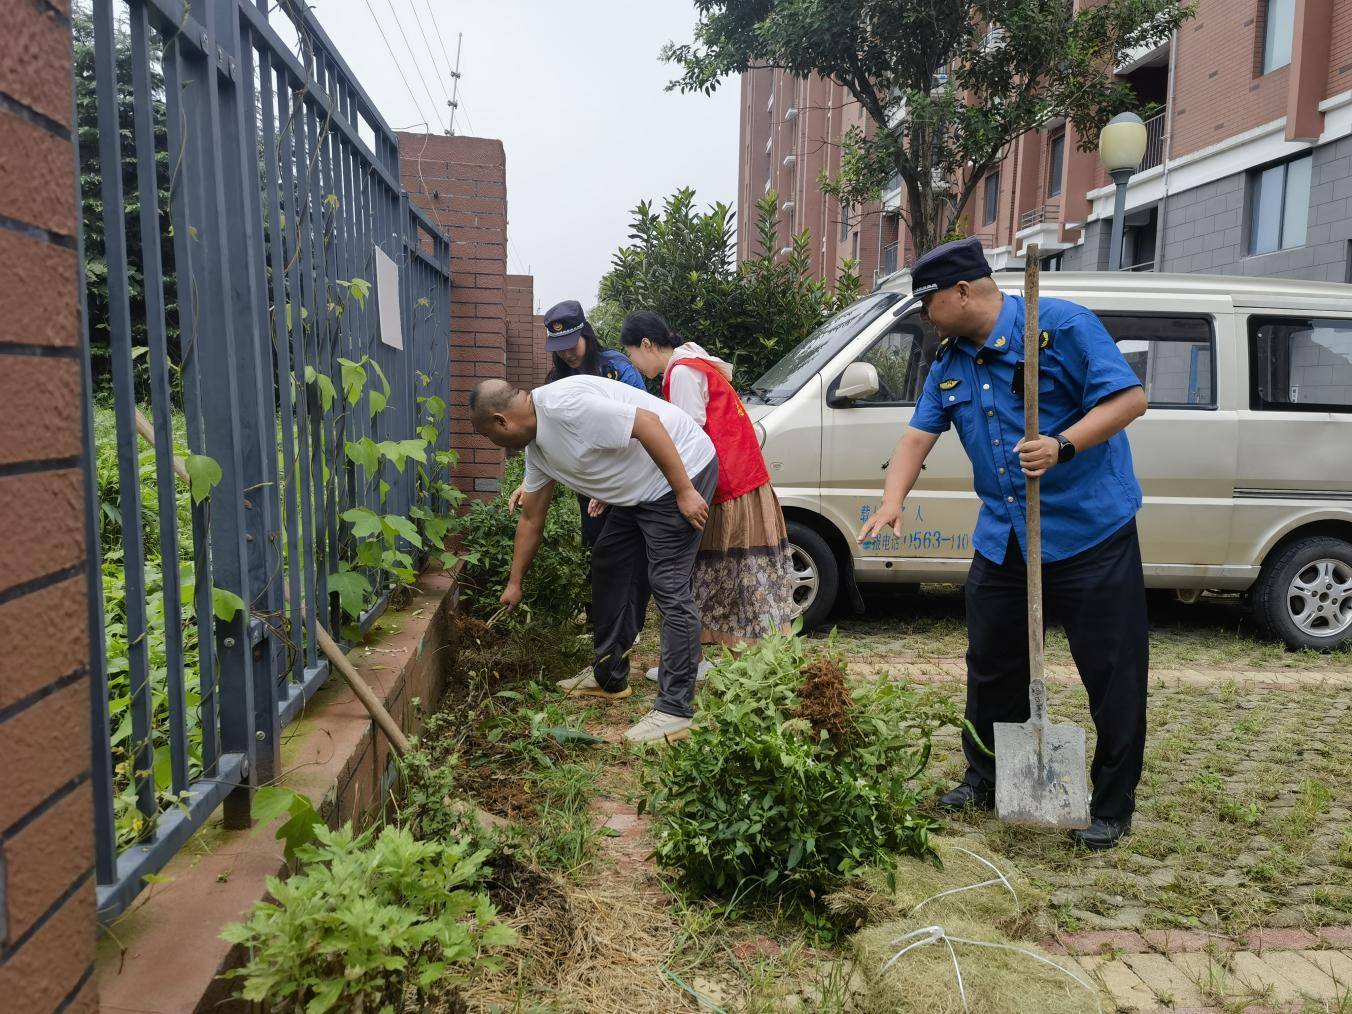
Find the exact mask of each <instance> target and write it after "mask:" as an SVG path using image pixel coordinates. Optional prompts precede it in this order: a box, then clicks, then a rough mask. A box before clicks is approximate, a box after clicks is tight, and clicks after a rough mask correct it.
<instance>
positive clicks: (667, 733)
mask: <svg viewBox="0 0 1352 1014" xmlns="http://www.w3.org/2000/svg"><path fill="white" fill-rule="evenodd" d="M690 726H691V722H690V719H688V718H680V717H678V716H676V715H668V714H667V713H666V712H664V711H650V712H648V713H647V714H646V715H644V716H643V717H642V718H640V719H639V720H638V724H636V725H633V726H631V727H630V728H628V729H626V730H625V733H624V738H625V739H627V740H628V741H629V742H630V743H658V742H662V741H665V742H667V743H675V742H676V741H677V740H682V739H685V738H687V737H688V736H689V735H690Z"/></svg>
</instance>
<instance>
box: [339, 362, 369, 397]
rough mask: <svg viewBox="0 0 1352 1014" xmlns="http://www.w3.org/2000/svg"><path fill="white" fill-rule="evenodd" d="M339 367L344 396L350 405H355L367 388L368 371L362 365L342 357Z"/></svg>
mask: <svg viewBox="0 0 1352 1014" xmlns="http://www.w3.org/2000/svg"><path fill="white" fill-rule="evenodd" d="M338 367H339V370H340V371H341V373H342V380H343V396H344V397H346V398H347V401H348V404H349V405H355V404H357V400H358V399H359V398H360V397H361V392H362V390H363V389H365V387H366V369H365V367H363V366H362V364H361V363H354V362H353V361H352V360H351V359H343V358H342V357H339V359H338Z"/></svg>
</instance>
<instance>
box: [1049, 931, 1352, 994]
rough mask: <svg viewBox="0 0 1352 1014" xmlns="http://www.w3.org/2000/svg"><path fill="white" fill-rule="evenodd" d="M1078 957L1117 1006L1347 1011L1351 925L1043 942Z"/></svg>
mask: <svg viewBox="0 0 1352 1014" xmlns="http://www.w3.org/2000/svg"><path fill="white" fill-rule="evenodd" d="M1044 947H1045V948H1046V949H1047V950H1048V951H1049V952H1051V953H1053V954H1057V955H1065V956H1067V957H1069V958H1071V959H1073V960H1074V961H1076V962H1078V963H1079V965H1080V967H1081V968H1083V969H1084V970H1085V972H1087V973H1088V974H1089V975H1090V976H1091V977H1092V978H1093V979H1094V980H1096V981H1097V982H1098V983H1099V985H1100V986H1102V987H1103V990H1104V993H1105V994H1106V1002H1105V1007H1109V1005H1110V1004H1111V1007H1110V1008H1109V1009H1116V1010H1118V1011H1174V1012H1180V1011H1190V1012H1193V1014H1202V1012H1206V1014H1211V1012H1215V1014H1221V1012H1224V1011H1233V1010H1246V1011H1253V1012H1258V1011H1292V1010H1295V1011H1338V1012H1343V1011H1347V1010H1349V1009H1352V926H1334V927H1327V928H1324V929H1321V930H1319V931H1317V932H1308V931H1306V930H1300V929H1276V930H1273V929H1270V930H1254V931H1252V932H1250V933H1248V934H1246V935H1245V936H1244V937H1242V938H1239V939H1234V938H1230V937H1225V936H1218V935H1215V934H1210V933H1195V932H1188V931H1180V930H1147V931H1145V932H1142V933H1133V932H1123V931H1107V932H1091V933H1077V934H1071V935H1065V936H1061V937H1058V938H1057V939H1055V940H1048V941H1045V942H1044Z"/></svg>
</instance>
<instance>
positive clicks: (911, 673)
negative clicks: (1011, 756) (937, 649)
mask: <svg viewBox="0 0 1352 1014" xmlns="http://www.w3.org/2000/svg"><path fill="white" fill-rule="evenodd" d="M850 672H851V673H854V674H857V675H861V676H868V675H877V674H879V673H884V672H885V673H888V674H890V675H892V676H901V677H905V678H906V679H911V680H918V681H923V682H927V683H945V682H948V681H950V680H951V681H954V682H962V681H963V680H965V679H966V678H967V662H966V661H965V660H964V659H962V658H931V659H922V660H920V661H916V660H915V659H914V658H913V657H909V656H908V657H907V659H906V660H904V661H903V659H902V658H900V657H897V656H891V655H872V654H868V653H867V652H865V653H860V654H852V655H851V656H850ZM1047 681H1048V682H1049V683H1062V684H1077V683H1079V682H1080V676H1079V673H1077V672H1076V671H1075V667H1074V666H1073V665H1058V664H1055V663H1052V664H1049V665H1048V666H1047ZM1224 683H1234V684H1237V685H1240V686H1249V687H1270V688H1277V689H1293V690H1294V689H1301V688H1311V687H1352V669H1316V670H1313V671H1304V670H1301V669H1213V668H1210V667H1208V668H1206V669H1151V670H1150V685H1151V686H1159V687H1205V686H1217V685H1219V684H1224Z"/></svg>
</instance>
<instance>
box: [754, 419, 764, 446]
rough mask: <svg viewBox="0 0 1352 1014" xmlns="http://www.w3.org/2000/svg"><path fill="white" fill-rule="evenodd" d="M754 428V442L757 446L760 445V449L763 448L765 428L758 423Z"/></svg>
mask: <svg viewBox="0 0 1352 1014" xmlns="http://www.w3.org/2000/svg"><path fill="white" fill-rule="evenodd" d="M755 426H756V442H757V443H758V444H760V445H761V447H764V446H765V427H764V426H762V425H761V424H760V423H756V424H755Z"/></svg>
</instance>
